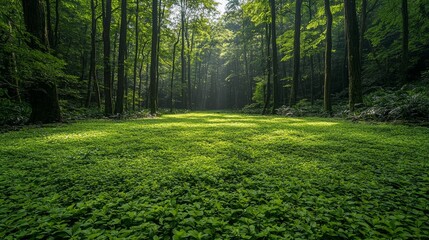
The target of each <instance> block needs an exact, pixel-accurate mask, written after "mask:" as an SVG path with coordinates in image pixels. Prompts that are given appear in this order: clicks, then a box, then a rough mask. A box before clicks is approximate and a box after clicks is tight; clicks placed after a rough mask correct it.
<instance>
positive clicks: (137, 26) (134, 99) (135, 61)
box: [133, 0, 139, 111]
mask: <svg viewBox="0 0 429 240" xmlns="http://www.w3.org/2000/svg"><path fill="white" fill-rule="evenodd" d="M135 17H136V28H135V35H136V39H135V40H136V48H135V50H134V51H135V52H134V54H135V55H134V76H133V77H134V84H133V111H135V110H136V107H135V105H136V87H137V61H138V56H139V0H137V1H136V16H135Z"/></svg>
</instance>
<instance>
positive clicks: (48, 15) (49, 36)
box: [46, 0, 54, 45]
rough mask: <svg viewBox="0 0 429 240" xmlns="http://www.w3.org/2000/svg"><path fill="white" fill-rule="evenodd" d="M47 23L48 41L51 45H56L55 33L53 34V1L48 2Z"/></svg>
mask: <svg viewBox="0 0 429 240" xmlns="http://www.w3.org/2000/svg"><path fill="white" fill-rule="evenodd" d="M46 21H47V23H46V24H47V28H48V39H49V42H50V43H51V45H53V44H54V33H53V32H52V18H51V1H50V0H46Z"/></svg>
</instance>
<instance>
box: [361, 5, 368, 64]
mask: <svg viewBox="0 0 429 240" xmlns="http://www.w3.org/2000/svg"><path fill="white" fill-rule="evenodd" d="M367 9H368V0H362V13H361V16H360V36H359V41H360V42H359V56H360V62H361V63H360V65H361V66H363V47H364V42H365V32H366V19H367Z"/></svg>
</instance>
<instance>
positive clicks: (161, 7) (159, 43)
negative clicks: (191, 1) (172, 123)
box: [155, 0, 165, 110]
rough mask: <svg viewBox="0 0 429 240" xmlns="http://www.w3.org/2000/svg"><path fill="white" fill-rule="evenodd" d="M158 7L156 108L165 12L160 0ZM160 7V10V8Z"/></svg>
mask: <svg viewBox="0 0 429 240" xmlns="http://www.w3.org/2000/svg"><path fill="white" fill-rule="evenodd" d="M158 5H159V8H158V42H157V53H156V66H157V67H156V87H155V96H156V108H157V110H158V103H159V94H158V91H159V89H160V87H159V83H160V78H159V77H160V73H159V66H160V65H159V61H160V58H161V54H160V51H161V47H160V45H161V29H162V19H163V18H164V14H165V5H164V6H163V5H162V0H159V4H158ZM161 9H162V10H161Z"/></svg>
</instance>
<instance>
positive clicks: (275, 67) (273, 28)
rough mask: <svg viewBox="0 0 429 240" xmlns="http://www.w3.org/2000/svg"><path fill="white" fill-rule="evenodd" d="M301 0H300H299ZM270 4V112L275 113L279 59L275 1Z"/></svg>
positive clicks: (271, 0) (277, 100) (277, 96)
mask: <svg viewBox="0 0 429 240" xmlns="http://www.w3.org/2000/svg"><path fill="white" fill-rule="evenodd" d="M300 1H301V0H300ZM270 6H271V46H272V64H273V88H274V89H273V90H274V92H273V93H274V95H273V98H274V101H273V109H272V111H271V113H273V114H274V113H275V111H276V109H277V108H279V107H280V97H281V94H280V83H279V76H278V72H279V70H278V69H279V61H278V57H277V42H276V41H277V33H276V1H275V0H270Z"/></svg>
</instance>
